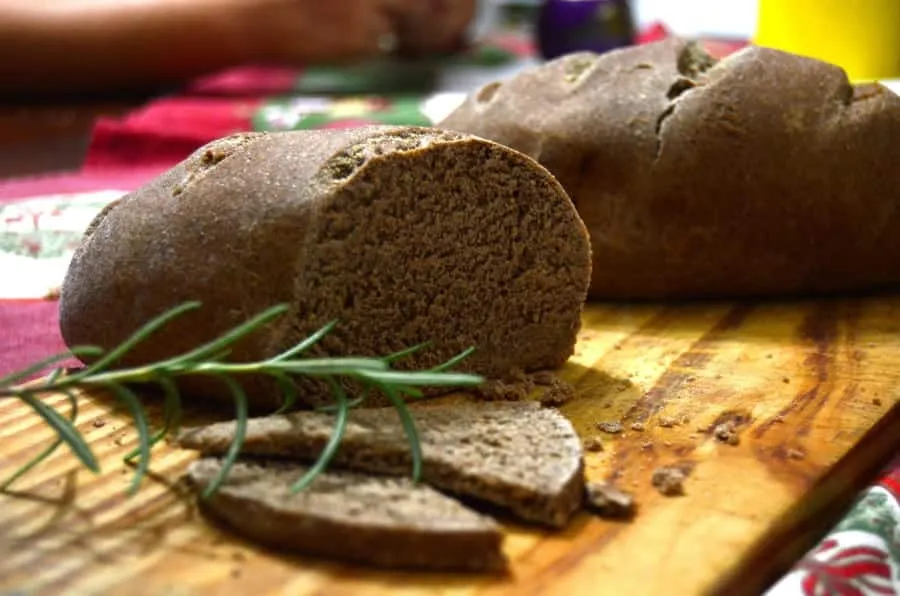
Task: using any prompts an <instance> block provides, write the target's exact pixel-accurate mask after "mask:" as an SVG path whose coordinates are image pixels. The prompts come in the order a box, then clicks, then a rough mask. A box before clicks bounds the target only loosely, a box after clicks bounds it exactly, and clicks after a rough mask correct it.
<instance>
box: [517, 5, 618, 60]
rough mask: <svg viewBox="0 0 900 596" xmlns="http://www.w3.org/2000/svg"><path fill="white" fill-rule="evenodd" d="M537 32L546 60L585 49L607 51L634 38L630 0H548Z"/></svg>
mask: <svg viewBox="0 0 900 596" xmlns="http://www.w3.org/2000/svg"><path fill="white" fill-rule="evenodd" d="M535 33H536V37H537V39H536V41H537V46H538V51H539V52H540V54H541V56H542V57H543V58H544V59H545V60H551V59H553V58H556V57H558V56H562V55H563V54H570V53H572V52H578V51H584V50H586V51H591V52H597V53H598V54H599V53H603V52H608V51H609V50H614V49H616V48H621V47H623V46H628V45H631V44H633V43H634V38H635V32H634V23H633V21H632V17H631V8H630V7H629V5H628V2H627V0H545V1H544V3H543V5H542V6H541V9H540V12H539V13H538V19H537V27H536V31H535Z"/></svg>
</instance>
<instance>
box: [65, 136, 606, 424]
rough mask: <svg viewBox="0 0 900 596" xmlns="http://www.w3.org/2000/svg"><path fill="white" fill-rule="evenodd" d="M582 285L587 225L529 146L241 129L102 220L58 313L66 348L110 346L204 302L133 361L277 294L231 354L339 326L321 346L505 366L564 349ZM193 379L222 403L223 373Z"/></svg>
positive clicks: (265, 394) (308, 391)
mask: <svg viewBox="0 0 900 596" xmlns="http://www.w3.org/2000/svg"><path fill="white" fill-rule="evenodd" d="M589 283H590V244H589V240H588V237H587V233H586V230H585V227H584V224H583V222H582V221H581V219H580V218H579V216H578V214H577V212H576V211H575V208H574V206H573V205H572V202H571V200H570V199H569V198H568V196H567V195H566V193H565V192H564V191H563V189H562V187H561V186H560V185H559V183H558V182H557V181H556V180H555V179H554V178H553V176H551V175H550V174H549V173H548V172H547V171H546V170H545V169H544V168H542V167H541V166H539V165H538V164H537V163H536V162H534V161H533V160H531V159H530V158H528V157H526V156H524V155H522V154H520V153H518V152H515V151H513V150H511V149H508V148H506V147H503V146H501V145H498V144H496V143H492V142H490V141H486V140H482V139H477V138H474V137H471V136H467V135H462V134H459V133H453V132H443V131H439V130H433V129H427V128H418V127H368V128H359V129H353V130H320V131H297V132H286V133H276V134H243V135H237V136H233V137H229V138H226V139H222V140H219V141H216V142H213V143H210V144H209V145H207V146H205V147H203V148H201V149H199V150H198V151H197V152H195V153H194V154H193V155H191V156H190V157H189V158H187V159H186V160H185V161H184V162H183V163H181V164H179V165H177V166H175V167H174V168H173V169H171V170H170V171H169V172H167V173H165V174H163V175H161V176H160V177H159V178H157V179H155V180H153V181H152V182H150V183H148V184H147V185H145V186H144V187H142V188H140V189H139V190H137V191H135V192H133V193H130V194H129V195H127V196H125V197H124V198H123V199H122V200H120V201H118V202H117V203H115V204H114V205H112V206H111V207H110V208H108V209H106V210H104V212H103V213H101V214H100V215H99V216H98V217H97V218H96V219H95V221H94V222H93V223H92V224H91V226H90V229H89V230H88V232H87V233H86V234H85V237H84V240H83V242H82V244H81V246H80V247H79V248H78V250H77V252H76V253H75V255H74V257H73V259H72V262H71V265H70V267H69V269H68V272H67V275H66V278H65V281H64V284H63V287H62V293H61V303H60V326H61V330H62V335H63V337H64V339H65V341H66V343H67V344H68V345H69V346H74V345H77V344H92V345H99V346H102V347H107V348H108V347H111V346H112V345H114V344H116V343H118V342H120V341H122V340H123V339H125V338H126V337H127V336H128V335H129V334H130V333H132V332H133V331H135V330H136V329H137V328H138V327H139V326H140V325H142V324H143V323H145V322H146V321H148V320H149V319H150V318H151V317H153V316H156V315H158V314H160V313H161V312H163V311H164V310H166V309H169V308H172V307H174V306H175V305H177V304H179V303H181V302H183V301H187V300H200V301H202V302H203V304H204V307H203V308H202V309H200V310H198V311H193V312H190V313H188V314H186V315H184V316H183V317H181V318H179V319H177V320H176V321H175V322H173V323H171V324H170V325H168V326H166V327H165V328H163V329H162V330H160V331H159V332H157V333H155V334H154V335H152V336H151V337H150V338H149V339H148V340H147V341H145V342H143V343H141V344H140V345H138V346H137V347H136V348H135V350H134V351H132V352H130V353H129V354H128V355H127V356H125V357H124V358H122V359H121V360H119V361H118V362H117V364H119V365H138V364H141V363H146V362H149V361H154V360H158V359H161V358H167V357H170V356H172V355H174V354H176V353H179V352H182V351H185V350H188V349H193V348H194V347H196V346H198V345H199V344H201V343H202V342H205V341H208V340H210V339H212V338H213V337H214V336H216V335H218V334H220V333H222V332H224V331H225V330H227V329H229V328H231V327H233V326H236V325H238V324H240V323H242V322H244V321H245V320H247V319H248V318H249V317H251V316H253V315H255V314H257V313H259V312H261V311H263V310H264V309H266V308H268V307H270V306H272V305H273V304H275V303H281V302H286V303H289V304H290V305H291V310H290V311H289V313H287V314H286V315H284V316H283V317H282V318H280V319H278V320H276V321H275V322H274V323H272V324H271V325H269V326H268V327H266V328H265V329H264V330H262V331H260V332H257V333H254V334H253V335H251V336H249V337H248V338H246V340H242V342H240V343H238V344H237V345H236V346H235V348H234V350H233V351H232V354H231V359H232V360H235V361H245V360H248V359H260V358H266V357H270V356H273V355H275V354H276V353H278V352H280V351H282V350H284V349H286V348H288V347H290V346H292V345H294V344H295V343H296V342H298V341H300V340H301V339H303V338H305V337H306V336H308V335H309V334H311V333H312V332H313V331H315V330H316V329H318V328H320V327H321V326H323V325H324V324H326V323H327V322H328V321H331V320H333V319H339V325H338V327H337V328H336V329H335V330H334V332H333V333H332V334H330V335H329V336H328V337H326V338H325V340H324V341H323V342H321V344H320V345H319V346H317V347H316V348H315V349H313V350H310V351H309V352H308V353H309V354H310V355H320V356H321V355H326V354H327V355H346V354H354V355H372V356H377V355H387V354H390V353H393V352H396V351H399V350H402V349H405V348H408V347H410V346H413V345H416V344H419V343H422V342H426V341H427V342H431V345H432V348H430V349H428V350H423V351H422V352H419V353H417V354H415V355H413V356H412V357H410V358H407V359H404V360H403V361H402V362H401V363H400V364H398V365H397V366H398V368H415V369H422V368H428V367H431V366H434V365H436V364H438V363H440V362H442V361H444V360H446V359H448V358H450V357H451V356H453V355H455V354H457V353H459V352H461V351H463V350H464V349H466V348H467V347H469V346H474V347H475V348H476V352H475V354H474V355H473V356H472V357H470V358H468V359H466V360H465V361H464V363H463V364H462V366H461V367H459V369H460V370H465V371H474V372H477V373H480V374H483V375H485V376H487V377H490V378H494V377H497V378H503V377H507V376H510V375H514V374H515V373H516V372H517V371H523V370H524V371H530V370H538V369H545V368H554V367H558V366H560V365H561V364H563V363H564V362H565V361H566V360H567V359H568V357H569V356H570V355H571V354H572V353H573V349H574V344H575V341H576V335H577V331H578V329H579V327H580V315H581V311H582V307H583V303H584V299H585V297H586V294H587V287H588V284H589ZM198 377H199V376H198ZM241 380H242V382H244V384H245V386H246V387H247V389H248V391H249V392H250V393H251V395H250V397H251V400H252V402H253V404H252V405H254V406H261V407H271V406H274V405H277V403H278V401H277V400H276V392H275V391H274V386H273V385H271V384H269V383H268V382H266V381H265V380H263V379H259V378H254V377H243V378H242V379H241ZM183 389H184V390H185V391H186V392H188V393H193V394H205V395H207V396H211V397H224V398H226V399H229V400H230V399H231V397H230V393H229V392H228V391H227V387H226V386H225V385H224V384H223V383H220V382H218V381H216V380H210V379H203V378H192V379H189V380H185V381H183ZM348 389H349V390H351V391H356V390H357V387H356V386H348ZM323 394H324V384H316V385H312V384H310V385H305V386H304V387H303V391H302V392H301V395H300V397H301V399H304V400H306V401H307V403H309V404H313V405H315V404H319V403H321V402H322V401H323V399H322V398H323Z"/></svg>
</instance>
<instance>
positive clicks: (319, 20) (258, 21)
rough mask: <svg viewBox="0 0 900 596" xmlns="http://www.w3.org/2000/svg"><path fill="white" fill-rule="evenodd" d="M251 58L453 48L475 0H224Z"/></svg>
mask: <svg viewBox="0 0 900 596" xmlns="http://www.w3.org/2000/svg"><path fill="white" fill-rule="evenodd" d="M229 3H230V4H231V5H232V6H236V7H237V8H238V9H239V10H238V11H237V12H236V14H237V19H238V20H239V21H240V22H241V23H242V25H241V26H242V28H243V30H244V31H245V32H246V33H245V35H247V36H248V39H246V40H245V45H246V46H247V47H249V48H251V50H250V53H251V54H252V59H254V60H264V61H275V62H286V63H294V64H298V63H310V62H337V61H351V60H360V59H365V58H371V57H374V56H378V55H384V54H385V53H389V52H391V51H393V50H398V51H399V52H400V53H402V54H405V55H410V54H412V55H420V54H426V53H434V52H445V51H451V50H454V49H457V48H458V47H459V46H460V45H461V41H462V36H463V34H464V32H465V29H466V27H467V26H468V24H469V22H470V21H471V20H472V17H473V15H474V13H475V6H476V3H477V0H229Z"/></svg>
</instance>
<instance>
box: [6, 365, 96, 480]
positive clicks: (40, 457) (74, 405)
mask: <svg viewBox="0 0 900 596" xmlns="http://www.w3.org/2000/svg"><path fill="white" fill-rule="evenodd" d="M57 370H59V371H61V370H62V369H57ZM63 392H64V393H65V394H66V397H67V398H69V406H70V408H71V412H70V413H69V422H70V423H71V424H73V425H74V424H75V419H76V418H77V417H78V399H77V398H76V397H75V394H74V393H72V392H71V391H69V390H63ZM62 444H63V437H62V434H59V435H57V437H56V440H55V441H53V443H51V444H50V445H48V446H47V448H46V449H44V450H43V451H41V452H40V453H38V454H37V455H36V456H35V457H34V458H32V459H31V460H30V461H29V462H28V463H26V464H25V465H24V466H22V467H21V468H19V469H18V470H16V471H15V473H13V475H12V476H10V477H9V478H7V479H6V480H4V481H3V484H0V492H6V491H7V490H9V487H10V486H12V485H13V483H14V482H15V481H16V480H18V479H19V478H21V477H22V476H24V475H25V474H27V473H28V472H30V471H31V470H32V469H33V468H34V467H35V466H37V465H38V464H40V463H41V462H43V461H44V460H45V459H47V458H48V457H50V456H51V455H53V452H54V451H56V450H57V449H58V448H59V446H60V445H62Z"/></svg>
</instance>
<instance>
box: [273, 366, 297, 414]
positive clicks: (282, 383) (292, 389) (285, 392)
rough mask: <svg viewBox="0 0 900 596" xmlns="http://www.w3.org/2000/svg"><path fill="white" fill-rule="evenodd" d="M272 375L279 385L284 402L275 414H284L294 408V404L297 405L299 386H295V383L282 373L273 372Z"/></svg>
mask: <svg viewBox="0 0 900 596" xmlns="http://www.w3.org/2000/svg"><path fill="white" fill-rule="evenodd" d="M271 375H272V376H273V377H274V378H275V381H276V382H277V383H278V388H279V389H280V390H281V400H282V401H281V407H280V408H278V409H277V410H275V412H274V414H275V415H278V414H283V413H285V412H287V411H288V410H290V409H291V408H293V407H294V404H296V403H297V397H298V395H297V385H295V384H294V381H292V380H291V378H290V377H289V376H287V375H286V374H284V373H283V372H281V371H273V372H272V373H271Z"/></svg>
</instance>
